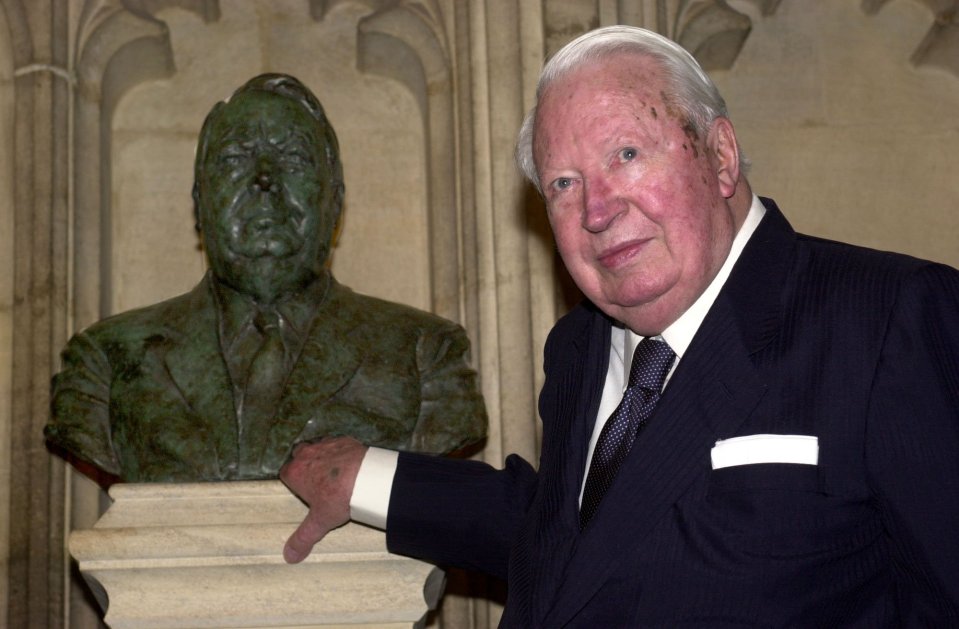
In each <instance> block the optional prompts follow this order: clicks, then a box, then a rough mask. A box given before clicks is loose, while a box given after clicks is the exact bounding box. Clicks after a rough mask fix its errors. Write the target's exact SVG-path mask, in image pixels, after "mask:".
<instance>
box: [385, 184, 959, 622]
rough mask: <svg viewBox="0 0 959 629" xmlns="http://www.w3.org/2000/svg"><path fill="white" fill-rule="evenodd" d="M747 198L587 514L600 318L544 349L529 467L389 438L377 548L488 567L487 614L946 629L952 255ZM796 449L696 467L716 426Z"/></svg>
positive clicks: (590, 311)
mask: <svg viewBox="0 0 959 629" xmlns="http://www.w3.org/2000/svg"><path fill="white" fill-rule="evenodd" d="M764 203H765V205H766V207H767V213H766V215H765V217H764V218H763V220H762V222H761V223H760V225H759V227H758V228H757V231H756V232H755V233H754V234H753V236H752V238H751V239H750V240H749V242H748V243H747V245H746V248H745V250H744V251H743V253H742V255H741V257H740V259H739V260H738V261H737V263H736V265H735V267H734V269H733V271H732V273H731V275H730V277H729V279H728V280H727V283H726V284H725V286H724V287H723V289H722V291H721V292H720V294H719V296H718V297H717V299H716V301H715V303H714V305H713V306H712V308H711V309H710V311H709V313H708V314H707V316H706V318H705V320H704V321H703V323H702V326H701V327H700V329H699V330H698V332H697V334H696V336H695V338H694V339H693V341H692V343H691V344H690V346H689V348H688V349H687V351H686V353H685V355H684V356H683V358H682V360H681V361H680V363H679V364H678V366H677V368H676V370H675V372H674V374H673V376H672V378H671V380H670V382H669V384H668V385H667V387H666V389H665V391H664V393H663V395H662V398H661V400H660V402H659V405H658V407H657V409H656V411H655V413H654V415H653V417H652V418H651V419H650V421H649V423H648V424H647V426H646V427H645V429H644V430H643V431H642V432H641V433H640V435H639V438H638V439H637V441H636V443H635V445H634V447H633V449H632V451H631V452H630V454H629V457H628V458H627V460H626V462H625V463H624V464H623V467H622V468H621V469H620V472H619V474H618V476H617V478H616V480H615V482H614V484H613V486H612V487H611V488H610V490H609V493H608V494H607V495H606V497H605V498H604V500H603V502H602V504H601V505H600V508H599V511H598V512H597V514H596V516H595V517H594V519H593V520H592V521H591V522H590V524H589V526H588V528H587V529H586V530H585V531H583V532H580V530H579V526H578V517H577V510H578V507H577V498H578V493H579V489H580V486H581V483H582V480H583V474H584V470H585V458H586V450H587V444H588V440H589V436H590V434H591V432H592V427H593V423H594V421H595V417H596V412H597V408H598V406H599V400H600V397H601V393H602V387H603V382H604V378H605V375H606V369H607V361H608V356H609V342H610V341H609V339H610V325H611V322H610V321H609V319H608V318H607V317H605V316H604V315H603V314H602V313H601V312H599V311H598V310H597V309H596V308H595V307H594V306H592V305H590V304H584V305H581V306H579V307H578V308H576V309H575V310H573V311H572V312H571V313H569V314H568V315H566V316H565V317H564V318H563V319H561V320H560V321H559V322H558V323H557V325H556V327H555V328H554V329H553V331H552V333H551V335H550V337H549V340H548V341H547V344H546V350H545V370H546V382H545V385H544V387H543V391H542V393H541V396H540V415H541V418H542V421H543V444H542V453H541V458H540V462H539V471H538V472H536V471H534V470H533V468H532V467H531V466H530V465H529V464H527V463H526V462H525V461H523V460H521V459H519V458H518V457H515V456H514V457H510V458H509V459H508V460H507V463H506V468H505V469H504V470H493V469H492V468H489V467H488V466H485V465H483V464H480V463H470V462H467V463H464V462H462V461H460V462H450V461H443V460H436V459H428V458H424V457H417V456H409V455H406V454H403V455H401V457H400V463H399V468H398V470H397V475H396V478H395V480H394V485H393V494H392V498H391V503H390V511H389V520H388V523H387V537H388V544H389V547H390V549H391V550H392V551H394V552H399V553H403V554H409V555H413V556H418V557H423V558H426V559H430V560H432V561H435V562H437V563H441V564H451V565H457V566H464V567H467V568H472V569H477V570H481V571H484V572H487V573H490V574H493V575H496V576H499V577H503V578H506V579H507V582H508V602H507V605H506V609H505V612H504V616H503V621H502V625H503V626H506V627H624V626H625V627H634V626H641V627H678V626H683V627H686V626H690V627H734V626H735V627H744V626H750V627H753V626H769V627H850V626H854V627H900V626H907V627H912V626H959V272H957V271H956V270H954V269H951V268H948V267H945V266H943V265H938V264H934V263H931V262H926V261H922V260H917V259H914V258H910V257H906V256H901V255H896V254H889V253H883V252H877V251H872V250H867V249H862V248H857V247H852V246H849V245H845V244H840V243H835V242H829V241H825V240H820V239H816V238H810V237H807V236H802V235H797V234H795V233H794V232H793V230H792V228H791V227H790V226H789V224H788V223H787V221H786V220H785V218H784V217H783V215H782V214H781V213H780V212H779V210H778V208H777V207H776V206H775V204H774V203H772V202H771V201H769V200H764ZM753 434H790V435H807V436H815V437H817V438H818V440H819V460H818V464H817V465H808V464H786V463H770V464H752V465H738V466H733V467H727V468H723V469H718V470H713V469H712V467H711V463H710V450H711V448H712V447H713V446H714V445H715V443H716V441H717V440H720V439H728V438H731V437H737V436H745V435H753Z"/></svg>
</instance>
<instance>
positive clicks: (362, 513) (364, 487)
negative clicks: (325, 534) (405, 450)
mask: <svg viewBox="0 0 959 629" xmlns="http://www.w3.org/2000/svg"><path fill="white" fill-rule="evenodd" d="M398 459H399V453H398V452H394V451H393V450H384V449H383V448H370V449H368V450H367V451H366V456H364V457H363V462H362V463H360V471H359V472H358V473H357V475H356V484H355V485H353V495H352V496H351V497H350V518H351V519H353V520H355V521H357V522H361V523H363V524H367V525H369V526H375V527H376V528H379V529H386V515H387V512H388V511H389V508H390V493H391V492H392V491H393V476H395V475H396V465H397V460H398Z"/></svg>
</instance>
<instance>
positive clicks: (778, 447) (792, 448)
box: [709, 435, 819, 470]
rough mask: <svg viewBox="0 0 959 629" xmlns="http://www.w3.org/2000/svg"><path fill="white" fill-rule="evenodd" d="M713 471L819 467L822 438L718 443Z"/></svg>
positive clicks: (751, 437) (755, 437)
mask: <svg viewBox="0 0 959 629" xmlns="http://www.w3.org/2000/svg"><path fill="white" fill-rule="evenodd" d="M709 454H710V458H711V459H712V462H713V469H714V470H718V469H721V468H724V467H732V466H734V465H752V464H754V463H799V464H802V465H818V464H819V437H810V436H808V435H746V436H745V437H733V438H732V439H722V440H720V441H717V442H716V446H715V447H714V448H713V449H712V450H711V451H710V453H709Z"/></svg>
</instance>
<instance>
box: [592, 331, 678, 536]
mask: <svg viewBox="0 0 959 629" xmlns="http://www.w3.org/2000/svg"><path fill="white" fill-rule="evenodd" d="M675 357H676V354H674V353H673V350H672V349H670V347H669V345H667V344H666V343H665V342H663V341H654V340H653V339H651V338H646V339H643V341H642V342H641V343H640V344H639V346H638V347H637V348H636V351H635V352H633V364H632V366H631V367H630V370H629V383H628V385H627V387H626V393H625V394H624V395H623V399H622V401H620V403H619V406H617V407H616V410H615V411H613V414H612V415H610V416H609V420H607V422H606V425H605V426H603V430H602V432H600V433H599V439H597V441H596V448H595V449H594V450H593V459H592V461H591V462H590V464H589V475H588V476H587V477H586V487H585V488H584V490H583V502H582V505H581V506H580V508H579V523H580V528H581V529H583V528H586V524H587V523H588V522H589V521H590V519H591V518H592V517H593V515H594V514H595V513H596V509H597V508H598V507H599V503H600V501H601V500H602V499H603V496H604V495H605V494H606V490H608V489H609V486H610V485H612V483H613V479H614V478H615V477H616V472H617V471H619V466H620V465H622V463H623V461H624V460H625V459H626V455H627V454H629V451H630V449H631V448H632V447H633V441H635V440H636V435H637V433H639V430H640V429H641V428H642V427H643V425H645V423H646V420H648V419H649V417H650V416H651V415H652V414H653V409H654V408H655V407H656V402H658V401H659V394H660V392H661V391H662V388H663V382H664V381H665V380H666V374H667V373H669V368H670V366H671V365H672V364H673V359H674V358H675Z"/></svg>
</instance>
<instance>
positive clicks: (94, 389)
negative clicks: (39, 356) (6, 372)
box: [44, 333, 120, 475]
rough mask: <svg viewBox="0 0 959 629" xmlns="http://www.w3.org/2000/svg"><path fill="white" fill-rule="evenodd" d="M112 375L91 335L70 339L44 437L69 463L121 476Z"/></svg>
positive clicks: (58, 377)
mask: <svg viewBox="0 0 959 629" xmlns="http://www.w3.org/2000/svg"><path fill="white" fill-rule="evenodd" d="M110 374H111V369H110V365H109V363H108V361H107V359H106V356H105V355H104V353H103V351H102V350H101V349H100V347H98V346H97V345H96V343H94V342H93V340H92V339H91V338H90V337H89V336H88V335H86V334H84V333H80V334H77V335H76V336H74V337H73V338H72V339H70V342H69V343H68V344H67V347H66V349H64V350H63V355H62V363H61V369H60V372H59V373H58V374H57V375H56V376H54V378H53V396H52V402H51V406H52V419H51V421H50V423H49V424H48V425H47V426H46V428H45V429H44V434H45V436H46V438H47V440H48V441H49V442H50V443H51V444H52V445H53V446H54V447H55V448H58V449H61V450H63V451H64V454H65V455H67V458H68V460H69V459H70V458H71V457H76V459H79V461H80V462H85V463H91V464H93V465H94V466H95V467H97V468H99V469H100V470H103V471H105V472H107V473H108V474H112V475H119V473H120V464H119V461H118V459H117V456H116V453H115V452H114V450H113V445H112V439H111V437H110V377H111V376H110ZM71 462H76V461H71ZM85 473H86V471H85Z"/></svg>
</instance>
